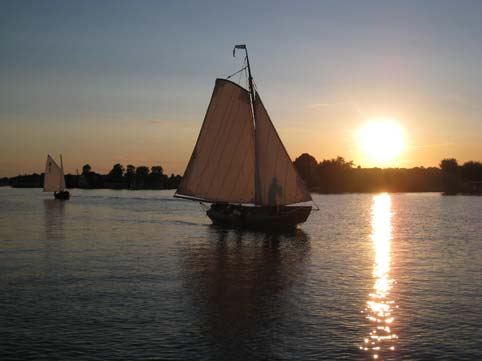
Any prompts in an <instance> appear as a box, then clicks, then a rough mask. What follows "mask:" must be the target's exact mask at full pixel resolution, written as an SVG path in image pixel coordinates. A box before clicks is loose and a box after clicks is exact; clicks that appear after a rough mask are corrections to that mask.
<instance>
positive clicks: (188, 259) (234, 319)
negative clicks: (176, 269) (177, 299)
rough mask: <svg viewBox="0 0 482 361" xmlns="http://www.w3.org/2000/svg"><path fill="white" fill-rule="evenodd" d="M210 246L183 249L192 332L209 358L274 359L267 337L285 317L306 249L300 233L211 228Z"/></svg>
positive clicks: (305, 242) (270, 342) (303, 238)
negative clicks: (205, 345) (203, 343)
mask: <svg viewBox="0 0 482 361" xmlns="http://www.w3.org/2000/svg"><path fill="white" fill-rule="evenodd" d="M208 231H209V232H210V233H212V236H211V237H210V238H211V239H212V242H209V243H207V244H206V243H205V242H203V243H200V244H196V245H193V246H192V247H190V248H189V249H187V252H186V254H185V255H184V257H183V265H182V272H183V283H184V286H185V288H186V290H188V292H189V293H190V295H191V302H192V305H193V307H192V310H193V312H194V315H193V319H195V320H197V322H198V324H197V325H196V328H197V329H199V332H200V334H202V335H205V337H206V338H207V340H206V342H207V343H208V344H209V348H210V349H211V348H212V349H211V350H210V354H215V355H216V357H214V358H215V359H225V360H241V359H242V360H249V359H276V356H275V355H274V354H273V352H274V350H272V349H271V348H270V345H271V344H272V343H273V342H272V341H273V340H272V337H273V334H275V333H276V330H277V329H281V328H282V327H283V326H282V325H283V322H285V321H286V319H287V318H288V317H289V314H290V307H289V305H290V304H291V303H292V302H294V301H293V297H292V296H290V292H292V291H291V290H292V286H293V284H294V283H295V282H296V281H297V279H299V278H300V276H301V275H302V274H303V265H304V264H305V263H306V262H305V261H304V259H305V258H306V257H307V256H308V254H309V251H310V241H309V238H308V236H307V235H306V233H304V232H303V231H301V230H293V231H292V232H289V233H281V234H280V233H257V232H246V231H241V230H226V229H223V228H218V227H215V226H212V227H210V228H209V230H208Z"/></svg>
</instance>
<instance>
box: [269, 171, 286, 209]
mask: <svg viewBox="0 0 482 361" xmlns="http://www.w3.org/2000/svg"><path fill="white" fill-rule="evenodd" d="M282 195H283V188H282V187H281V186H280V185H279V183H278V178H276V177H273V179H272V180H271V184H270V185H269V191H268V201H269V204H270V205H272V206H278V199H277V198H278V196H280V197H281V196H282Z"/></svg>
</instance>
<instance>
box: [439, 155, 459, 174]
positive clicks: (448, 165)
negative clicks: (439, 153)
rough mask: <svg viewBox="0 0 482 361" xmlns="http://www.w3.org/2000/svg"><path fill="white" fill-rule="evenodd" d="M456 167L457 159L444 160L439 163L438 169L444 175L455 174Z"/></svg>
mask: <svg viewBox="0 0 482 361" xmlns="http://www.w3.org/2000/svg"><path fill="white" fill-rule="evenodd" d="M458 167H459V165H458V163H457V159H454V158H446V159H443V160H441V161H440V169H442V172H444V173H447V174H457V170H458Z"/></svg>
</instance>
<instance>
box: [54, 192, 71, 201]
mask: <svg viewBox="0 0 482 361" xmlns="http://www.w3.org/2000/svg"><path fill="white" fill-rule="evenodd" d="M54 197H55V199H62V200H67V199H69V198H70V193H69V191H63V192H54Z"/></svg>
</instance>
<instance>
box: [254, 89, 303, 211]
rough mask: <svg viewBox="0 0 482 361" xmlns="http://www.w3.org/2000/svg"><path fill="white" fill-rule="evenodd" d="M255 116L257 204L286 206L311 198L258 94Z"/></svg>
mask: <svg viewBox="0 0 482 361" xmlns="http://www.w3.org/2000/svg"><path fill="white" fill-rule="evenodd" d="M254 111H255V116H256V204H260V205H272V206H273V205H286V204H293V203H300V202H308V201H311V195H310V192H309V191H308V189H307V188H306V186H305V184H304V182H303V180H302V179H301V177H300V176H299V175H298V173H297V171H296V169H295V167H294V166H293V162H292V161H291V159H290V157H289V155H288V153H287V152H286V149H285V147H284V146H283V143H282V142H281V139H280V138H279V136H278V133H277V132H276V129H275V128H274V126H273V123H272V122H271V120H270V118H269V115H268V112H267V111H266V108H265V107H264V105H263V103H262V102H261V99H260V98H259V95H258V94H256V99H255V103H254Z"/></svg>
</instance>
